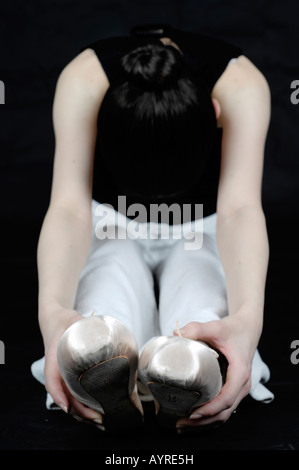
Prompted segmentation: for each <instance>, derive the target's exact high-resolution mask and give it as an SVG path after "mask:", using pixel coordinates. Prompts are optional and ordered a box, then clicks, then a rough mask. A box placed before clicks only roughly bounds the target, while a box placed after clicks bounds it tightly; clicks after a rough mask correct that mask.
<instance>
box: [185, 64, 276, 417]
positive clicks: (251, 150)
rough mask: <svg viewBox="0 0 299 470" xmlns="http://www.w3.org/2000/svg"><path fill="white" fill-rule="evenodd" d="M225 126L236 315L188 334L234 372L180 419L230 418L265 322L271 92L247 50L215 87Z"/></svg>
mask: <svg viewBox="0 0 299 470" xmlns="http://www.w3.org/2000/svg"><path fill="white" fill-rule="evenodd" d="M212 97H213V99H215V100H216V108H217V105H218V107H220V109H219V111H220V116H219V124H220V126H221V127H222V129H223V138H222V164H221V174H220V182H219V191H218V204H217V242H218V249H219V254H220V258H221V261H222V265H223V268H224V272H225V278H226V287H227V298H228V311H229V315H228V316H227V317H225V318H224V319H222V320H221V321H217V322H209V323H207V324H203V323H197V322H194V323H192V324H189V325H186V328H184V329H183V330H182V334H183V335H184V336H187V337H189V338H192V339H198V340H199V339H200V340H202V341H206V342H209V343H210V344H211V345H212V346H214V347H215V348H217V349H218V350H220V351H221V352H222V353H223V354H224V355H225V356H226V358H227V360H228V363H229V366H228V373H227V380H226V383H225V385H224V387H223V388H222V391H221V393H220V394H219V396H218V397H216V398H215V399H214V400H212V401H211V402H210V403H207V404H206V405H203V406H202V407H201V408H199V409H198V410H196V412H194V415H195V417H196V415H197V414H200V415H201V418H199V419H192V420H181V421H180V422H179V424H185V425H187V424H188V425H191V424H193V425H196V426H197V425H205V424H210V423H215V422H223V421H226V420H227V419H228V418H229V416H230V415H231V413H232V411H233V410H234V409H235V408H236V407H237V406H238V404H239V403H240V401H241V400H242V399H243V398H244V397H245V396H246V395H247V394H248V392H249V390H250V386H251V382H250V373H251V364H252V359H253V355H254V352H255V350H256V348H257V345H258V342H259V339H260V335H261V332H262V327H263V312H264V291H265V283H266V274H267V267H268V256H269V254H268V252H269V250H268V237H267V229H266V223H265V216H264V212H263V209H262V203H261V186H262V174H263V162H264V147H265V141H266V137H267V132H268V126H269V121H270V92H269V87H268V84H267V82H266V80H265V78H264V76H263V75H262V74H261V73H260V72H259V71H258V70H257V68H256V67H255V66H254V65H253V64H252V63H251V62H250V61H249V60H248V59H247V58H246V57H244V56H241V57H239V59H238V60H237V61H236V62H234V63H232V64H230V65H229V66H228V67H227V69H226V71H225V72H224V73H223V75H222V76H221V77H220V79H219V80H218V82H217V83H216V85H215V88H214V90H213V95H212Z"/></svg>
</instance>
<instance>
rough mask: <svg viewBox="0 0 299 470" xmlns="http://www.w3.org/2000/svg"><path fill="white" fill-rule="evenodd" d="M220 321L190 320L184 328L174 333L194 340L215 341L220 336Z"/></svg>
mask: <svg viewBox="0 0 299 470" xmlns="http://www.w3.org/2000/svg"><path fill="white" fill-rule="evenodd" d="M218 332H219V321H217V320H216V321H209V322H205V323H200V322H190V323H188V324H187V325H185V326H184V327H183V328H180V329H178V330H176V331H174V332H173V333H174V335H176V336H178V335H179V334H181V335H182V336H184V337H185V338H188V339H193V340H201V341H206V342H211V341H213V339H214V338H216V337H217V336H218Z"/></svg>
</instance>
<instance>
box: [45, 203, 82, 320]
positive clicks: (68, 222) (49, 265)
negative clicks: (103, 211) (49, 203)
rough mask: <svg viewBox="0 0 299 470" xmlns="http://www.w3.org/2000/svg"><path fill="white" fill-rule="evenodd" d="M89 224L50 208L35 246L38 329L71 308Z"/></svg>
mask: <svg viewBox="0 0 299 470" xmlns="http://www.w3.org/2000/svg"><path fill="white" fill-rule="evenodd" d="M90 236H91V222H90V220H89V217H86V220H82V219H80V218H79V217H77V216H76V215H75V214H72V213H71V212H70V211H67V210H64V209H56V208H55V209H50V210H49V211H48V213H47V215H46V218H45V220H44V224H43V227H42V231H41V235H40V239H39V245H38V277H39V321H40V325H41V328H42V327H43V325H44V324H45V323H46V322H47V321H48V320H49V318H50V316H51V315H52V314H53V312H54V311H55V310H57V309H59V308H73V304H74V300H75V295H76V290H77V285H78V280H79V276H80V272H81V270H82V268H83V266H84V263H85V260H86V257H87V254H88V249H89V245H90Z"/></svg>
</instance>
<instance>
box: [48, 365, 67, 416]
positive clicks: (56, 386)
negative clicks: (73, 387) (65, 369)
mask: <svg viewBox="0 0 299 470" xmlns="http://www.w3.org/2000/svg"><path fill="white" fill-rule="evenodd" d="M46 370H47V371H46ZM45 377H46V382H45V388H46V390H47V392H48V393H49V394H50V395H51V397H52V399H53V401H54V403H55V404H56V405H57V406H59V407H60V408H61V409H62V410H63V411H64V412H65V413H68V412H69V411H70V400H69V396H68V395H69V393H68V391H67V390H66V387H65V385H64V382H63V380H62V377H61V375H60V374H58V373H57V372H56V370H55V368H54V367H52V366H51V364H48V365H47V366H46V367H45Z"/></svg>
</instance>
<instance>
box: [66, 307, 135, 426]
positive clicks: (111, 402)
mask: <svg viewBox="0 0 299 470" xmlns="http://www.w3.org/2000/svg"><path fill="white" fill-rule="evenodd" d="M138 356H139V354H138V347H137V343H136V340H135V338H134V336H133V334H132V333H131V332H130V331H129V329H128V328H127V327H126V326H125V325H123V324H122V323H121V322H120V321H119V320H117V319H115V318H113V317H109V316H92V317H88V318H82V319H81V320H79V321H78V322H76V323H74V324H73V325H71V326H70V327H69V328H68V329H67V330H66V331H65V333H64V334H63V336H62V337H61V339H60V342H59V345H58V351H57V358H58V365H59V369H60V373H61V375H62V378H63V380H64V381H65V383H66V385H67V387H68V389H69V390H70V392H71V394H72V395H73V396H74V398H76V399H77V400H78V401H80V402H81V403H83V404H84V405H86V406H88V407H89V408H92V409H94V410H96V411H98V412H99V413H101V414H102V415H103V418H104V423H103V425H104V428H105V431H108V432H120V431H123V430H127V429H132V428H135V427H139V426H140V425H141V424H142V422H143V409H142V405H141V402H140V399H139V397H138V391H137V385H136V380H137V367H138Z"/></svg>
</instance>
